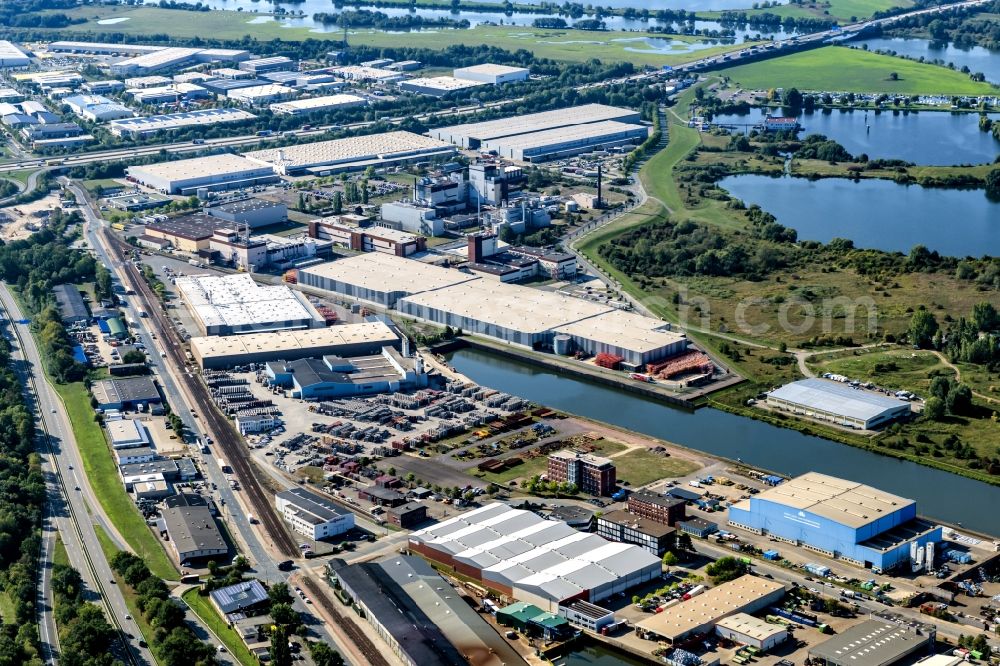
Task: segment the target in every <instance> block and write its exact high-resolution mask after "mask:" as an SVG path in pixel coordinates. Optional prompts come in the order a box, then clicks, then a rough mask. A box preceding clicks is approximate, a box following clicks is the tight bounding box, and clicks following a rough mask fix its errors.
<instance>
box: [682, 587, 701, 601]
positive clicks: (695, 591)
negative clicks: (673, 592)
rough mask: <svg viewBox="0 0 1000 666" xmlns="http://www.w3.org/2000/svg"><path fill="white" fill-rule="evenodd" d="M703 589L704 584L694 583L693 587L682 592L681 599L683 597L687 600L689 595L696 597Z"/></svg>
mask: <svg viewBox="0 0 1000 666" xmlns="http://www.w3.org/2000/svg"><path fill="white" fill-rule="evenodd" d="M704 591H705V586H704V585H695V586H694V587H692V588H691V589H690V590H688V591H687V592H686V593H685V594H684V597H683V599H684V601H687V600H688V599H690V598H691V597H697V596H698V595H699V594H701V593H702V592H704Z"/></svg>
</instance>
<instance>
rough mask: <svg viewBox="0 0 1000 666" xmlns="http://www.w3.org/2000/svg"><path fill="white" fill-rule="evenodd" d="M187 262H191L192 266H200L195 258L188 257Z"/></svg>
mask: <svg viewBox="0 0 1000 666" xmlns="http://www.w3.org/2000/svg"><path fill="white" fill-rule="evenodd" d="M188 263H189V264H191V265H192V266H200V265H201V262H200V261H198V260H197V259H188Z"/></svg>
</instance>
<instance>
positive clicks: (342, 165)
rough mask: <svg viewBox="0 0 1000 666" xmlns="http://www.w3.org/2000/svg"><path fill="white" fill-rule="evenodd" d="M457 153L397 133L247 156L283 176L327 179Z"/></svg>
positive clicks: (451, 148) (422, 138)
mask: <svg viewBox="0 0 1000 666" xmlns="http://www.w3.org/2000/svg"><path fill="white" fill-rule="evenodd" d="M454 153H455V147H454V146H452V145H450V144H448V143H445V142H443V141H439V140H436V139H432V138H428V137H426V136H421V135H419V134H414V133H413V132H405V131H397V132H385V133H384V134H367V135H364V136H353V137H348V138H345V139H334V140H332V141H317V142H315V143H301V144H298V145H293V146H286V147H284V148H268V149H265V150H254V151H251V152H248V153H244V156H245V157H246V158H247V159H248V160H250V161H252V162H254V163H256V164H261V165H266V166H269V167H271V168H273V169H274V170H275V171H277V172H278V173H280V174H281V175H283V176H292V175H299V174H307V173H308V174H314V175H318V176H324V175H328V174H332V173H341V172H343V171H360V170H364V169H365V168H367V167H368V166H377V167H385V166H391V165H395V164H407V163H412V162H419V161H424V160H429V159H432V158H437V157H449V156H451V155H453V154H454Z"/></svg>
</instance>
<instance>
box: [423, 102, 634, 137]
mask: <svg viewBox="0 0 1000 666" xmlns="http://www.w3.org/2000/svg"><path fill="white" fill-rule="evenodd" d="M638 115H639V114H638V112H636V111H633V110H632V109H623V108H620V107H616V106H607V105H605V104H583V105H581V106H570V107H566V108H564V109H555V110H553V111H542V112H541V113H529V114H528V115H526V116H518V117H517V119H516V121H512V119H511V118H501V119H499V120H486V121H483V122H480V123H468V124H465V125H452V126H449V127H439V128H437V129H433V130H431V131H430V132H428V134H430V135H431V136H433V137H438V138H442V139H444V138H445V137H450V136H453V137H470V138H475V139H478V140H480V141H487V140H489V139H496V138H499V137H504V136H513V135H515V134H528V133H530V132H541V131H543V130H550V129H554V128H557V127H568V126H570V125H583V124H587V123H596V122H602V121H606V120H623V119H637V118H638Z"/></svg>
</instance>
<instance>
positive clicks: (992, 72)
mask: <svg viewBox="0 0 1000 666" xmlns="http://www.w3.org/2000/svg"><path fill="white" fill-rule="evenodd" d="M855 44H857V45H863V44H867V45H868V50H869V51H895V52H896V53H898V54H899V55H901V56H906V57H908V58H914V59H917V60H919V59H920V58H923V59H924V60H925V61H929V62H935V61H938V62H940V63H941V64H944V65H947V64H948V63H952V64H953V65H954V66H955V69H962V67H963V66H966V67H968V68H969V71H970V72H982V73H983V74H984V75H986V80H987V81H990V82H992V83H1000V51H990V50H989V49H984V48H983V47H981V46H971V47H966V48H963V47H961V46H955V45H954V44H950V43H945V44H940V43H937V42H932V41H931V40H929V39H909V38H902V37H878V38H875V39H862V40H858V41H857V42H852V45H855Z"/></svg>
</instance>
